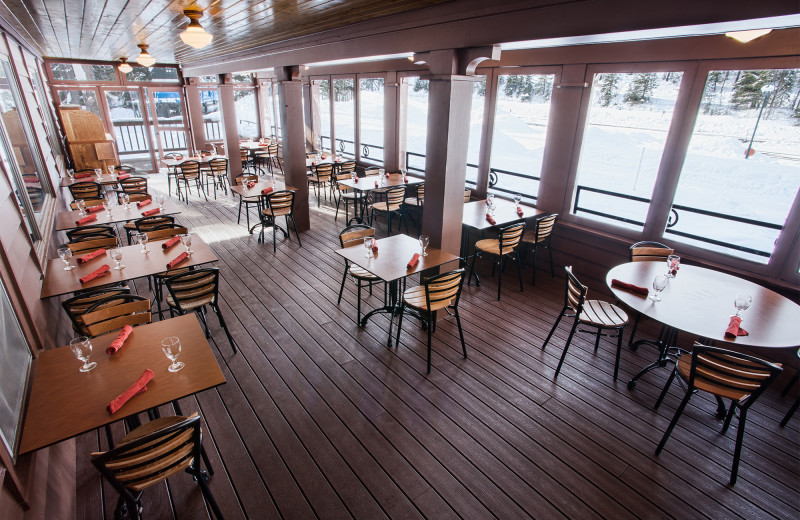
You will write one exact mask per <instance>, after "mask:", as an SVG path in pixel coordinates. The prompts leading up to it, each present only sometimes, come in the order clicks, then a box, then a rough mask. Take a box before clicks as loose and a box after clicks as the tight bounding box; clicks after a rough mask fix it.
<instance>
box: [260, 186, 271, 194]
mask: <svg viewBox="0 0 800 520" xmlns="http://www.w3.org/2000/svg"><path fill="white" fill-rule="evenodd" d="M272 190H273V188H272V186H270V187H269V188H264V189H263V190H261V194H262V195H269V194H270V193H272Z"/></svg>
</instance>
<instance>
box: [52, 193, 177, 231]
mask: <svg viewBox="0 0 800 520" xmlns="http://www.w3.org/2000/svg"><path fill="white" fill-rule="evenodd" d="M157 207H158V204H157V203H156V202H155V200H154V201H153V202H152V204H149V205H147V206H144V207H142V208H141V209H139V208H138V207H137V206H136V203H135V202H131V203H130V204H129V206H128V209H127V210H126V209H125V206H123V205H121V204H119V205H114V206H112V207H111V217H109V216H108V212H107V211H106V210H102V211H98V212H97V213H93V215H97V220H93V221H92V222H87V223H86V224H83V225H84V226H97V225H98V224H114V223H116V222H127V221H128V220H136V219H139V218H142V217H143V216H144V215H142V213H143V212H145V211H149V210H151V209H155V208H157ZM181 210H182V207H181V206H179V205H178V204H177V203H176V202H174V201H173V200H172V199H171V198H167V199H166V200H165V201H164V210H163V211H161V212H160V213H158V214H159V215H175V214H178V213H180V212H181ZM87 215H88V214H87ZM80 218H82V217H81V216H80V212H79V211H78V210H77V209H76V210H74V211H59V212H58V213H57V214H56V231H64V230H67V229H74V228H79V227H83V226H76V225H75V222H76V221H77V220H79V219H80Z"/></svg>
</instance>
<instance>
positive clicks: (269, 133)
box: [262, 83, 279, 139]
mask: <svg viewBox="0 0 800 520" xmlns="http://www.w3.org/2000/svg"><path fill="white" fill-rule="evenodd" d="M262 92H263V93H264V96H265V97H266V102H265V103H264V105H265V106H264V110H263V114H264V122H263V125H264V135H265V136H266V137H270V138H272V139H279V137H278V129H277V128H276V127H275V118H276V114H275V96H274V95H273V94H272V83H267V84H266V85H264V86H263V87H262Z"/></svg>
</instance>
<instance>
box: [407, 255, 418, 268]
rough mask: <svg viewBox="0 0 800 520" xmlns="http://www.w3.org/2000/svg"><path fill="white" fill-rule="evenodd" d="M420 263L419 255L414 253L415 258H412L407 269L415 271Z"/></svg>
mask: <svg viewBox="0 0 800 520" xmlns="http://www.w3.org/2000/svg"><path fill="white" fill-rule="evenodd" d="M418 263H419V253H414V256H412V257H411V260H409V261H408V265H407V266H406V267H408V268H409V269H414V268H415V267H417V264H418Z"/></svg>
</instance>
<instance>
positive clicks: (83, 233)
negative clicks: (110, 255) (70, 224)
mask: <svg viewBox="0 0 800 520" xmlns="http://www.w3.org/2000/svg"><path fill="white" fill-rule="evenodd" d="M66 235H67V240H70V241H72V240H75V239H76V238H82V237H87V236H92V237H95V238H103V237H108V238H114V239H116V238H117V230H116V229H115V228H113V227H112V226H108V225H105V224H97V225H95V226H81V227H79V228H74V229H70V230H67V231H66Z"/></svg>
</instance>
